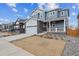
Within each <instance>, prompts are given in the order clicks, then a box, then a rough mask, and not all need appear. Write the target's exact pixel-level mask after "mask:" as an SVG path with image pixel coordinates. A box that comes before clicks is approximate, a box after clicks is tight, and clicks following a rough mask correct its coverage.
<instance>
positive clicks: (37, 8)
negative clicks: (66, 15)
mask: <svg viewBox="0 0 79 59" xmlns="http://www.w3.org/2000/svg"><path fill="white" fill-rule="evenodd" d="M36 10H40V11H44V10H43V9H39V8H35V9H34V10H33V11H32V13H34V12H35V11H36ZM32 13H31V14H32Z"/></svg>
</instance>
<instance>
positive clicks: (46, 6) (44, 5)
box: [38, 3, 59, 10]
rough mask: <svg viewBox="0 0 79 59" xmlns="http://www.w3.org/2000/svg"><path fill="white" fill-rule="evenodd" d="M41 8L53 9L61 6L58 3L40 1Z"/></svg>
mask: <svg viewBox="0 0 79 59" xmlns="http://www.w3.org/2000/svg"><path fill="white" fill-rule="evenodd" d="M38 7H39V8H40V9H45V10H51V9H56V8H59V5H58V4H56V3H38Z"/></svg>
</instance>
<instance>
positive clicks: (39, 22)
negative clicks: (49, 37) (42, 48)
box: [37, 21, 46, 33]
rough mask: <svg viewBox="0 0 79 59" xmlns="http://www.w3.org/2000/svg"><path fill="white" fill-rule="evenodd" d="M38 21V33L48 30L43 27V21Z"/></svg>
mask: <svg viewBox="0 0 79 59" xmlns="http://www.w3.org/2000/svg"><path fill="white" fill-rule="evenodd" d="M37 23H38V24H37V32H38V33H41V32H43V31H46V28H44V27H43V24H44V23H43V22H41V21H38V22H37Z"/></svg>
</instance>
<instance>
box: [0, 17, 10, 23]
mask: <svg viewBox="0 0 79 59" xmlns="http://www.w3.org/2000/svg"><path fill="white" fill-rule="evenodd" d="M9 22H10V19H3V18H2V19H0V24H2V23H9Z"/></svg>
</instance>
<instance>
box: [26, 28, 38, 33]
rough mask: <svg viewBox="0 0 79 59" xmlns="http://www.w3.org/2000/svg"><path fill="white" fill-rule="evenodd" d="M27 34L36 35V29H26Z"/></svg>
mask: <svg viewBox="0 0 79 59" xmlns="http://www.w3.org/2000/svg"><path fill="white" fill-rule="evenodd" d="M26 33H27V34H37V27H27V30H26Z"/></svg>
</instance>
